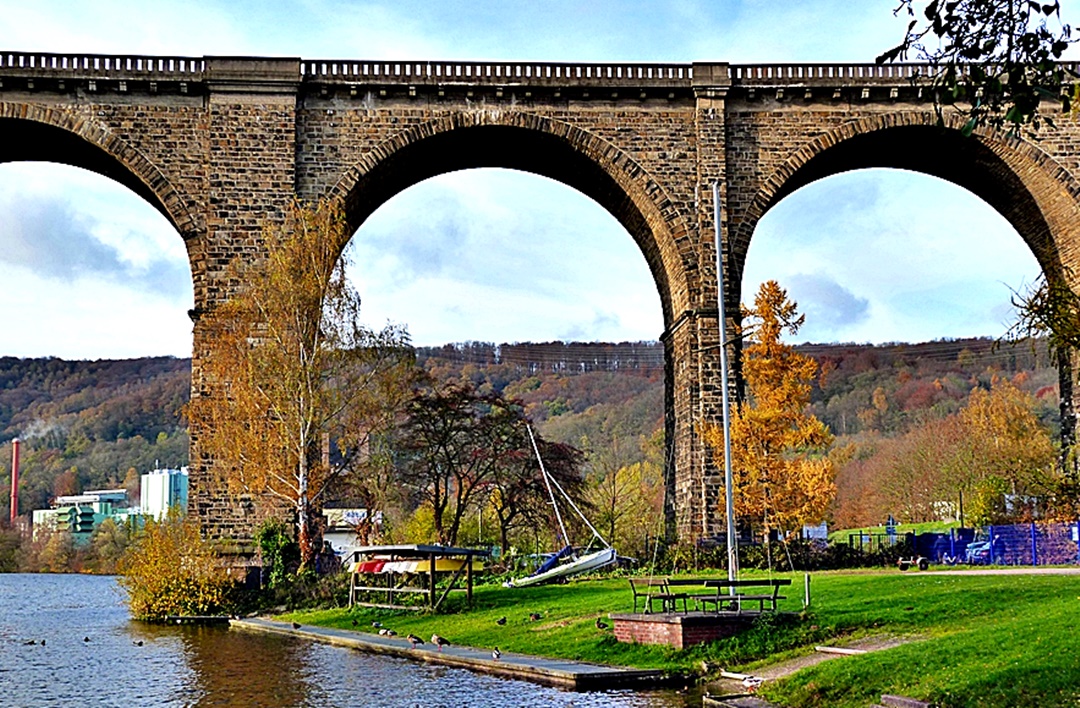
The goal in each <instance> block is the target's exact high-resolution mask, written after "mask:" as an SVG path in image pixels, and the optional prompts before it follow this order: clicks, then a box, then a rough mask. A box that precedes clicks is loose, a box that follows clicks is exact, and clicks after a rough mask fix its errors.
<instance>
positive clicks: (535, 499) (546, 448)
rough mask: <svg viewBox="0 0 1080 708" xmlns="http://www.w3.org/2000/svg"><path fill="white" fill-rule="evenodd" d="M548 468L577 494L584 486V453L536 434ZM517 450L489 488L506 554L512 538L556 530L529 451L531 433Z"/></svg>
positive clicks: (490, 506) (505, 458) (499, 467)
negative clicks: (524, 533)
mask: <svg viewBox="0 0 1080 708" xmlns="http://www.w3.org/2000/svg"><path fill="white" fill-rule="evenodd" d="M534 436H535V437H536V446H537V449H538V450H539V451H540V457H541V458H542V459H543V460H544V469H546V470H547V472H548V474H549V475H551V477H552V478H554V479H555V481H557V482H558V483H559V485H560V486H562V488H563V489H565V490H567V492H568V493H571V494H573V493H574V492H575V491H577V490H578V489H579V488H580V487H581V467H582V465H583V464H584V455H583V454H582V451H581V450H579V449H577V448H576V447H574V446H572V445H566V444H564V443H557V442H551V441H548V440H544V439H543V438H542V437H541V436H540V434H539V433H534ZM517 442H518V446H517V447H509V446H508V448H507V450H506V454H505V455H504V456H503V458H502V459H501V460H500V461H499V464H497V465H496V466H495V468H494V471H493V474H492V476H491V479H490V481H489V482H488V484H487V487H486V490H485V492H486V494H487V495H488V501H487V508H488V509H490V510H491V512H492V515H493V516H494V517H495V522H496V525H497V526H498V527H499V545H500V547H501V549H502V551H503V553H506V552H508V551H509V550H510V545H511V539H512V538H513V537H514V536H515V535H519V534H521V533H522V532H525V531H527V530H533V531H534V532H539V530H540V529H553V528H555V522H554V519H552V508H551V499H550V498H549V497H548V492H547V486H546V485H545V484H544V479H543V476H542V474H541V472H540V466H539V463H538V462H537V460H536V457H535V454H534V452H533V451H532V450H531V449H528V447H529V443H528V439H527V433H526V432H525V431H524V430H522V437H521V438H519V439H518V440H517Z"/></svg>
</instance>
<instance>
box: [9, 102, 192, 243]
mask: <svg viewBox="0 0 1080 708" xmlns="http://www.w3.org/2000/svg"><path fill="white" fill-rule="evenodd" d="M0 135H2V136H3V139H0V163H3V162H15V161H21V160H26V161H48V162H57V163H61V164H65V165H70V166H72V167H80V168H83V169H86V170H89V171H91V172H96V173H98V174H100V175H102V176H104V177H108V178H109V179H111V180H113V181H115V182H118V183H120V184H122V185H124V186H125V187H127V188H128V189H130V190H131V191H133V192H134V193H135V194H137V195H139V196H140V197H141V198H142V199H144V200H145V201H146V202H148V203H149V204H150V205H152V206H153V207H154V208H155V209H157V210H158V211H159V212H160V213H161V214H162V215H163V216H164V217H165V218H166V219H168V221H169V223H171V224H172V225H173V227H174V228H175V229H176V230H177V231H178V232H179V233H180V236H181V237H182V238H183V239H184V240H185V241H190V240H191V239H192V238H193V237H195V236H196V235H198V234H199V233H201V232H202V228H201V226H200V224H199V222H198V221H197V220H196V218H195V216H194V215H193V214H192V213H191V212H190V211H189V210H188V208H187V206H186V205H185V203H184V201H183V199H182V198H181V196H180V194H179V192H177V190H176V189H175V188H174V187H173V186H172V184H170V182H169V180H168V178H166V177H165V175H163V174H162V173H161V171H160V170H158V169H157V167H155V166H154V164H153V163H152V162H151V161H150V160H148V159H147V158H146V157H145V156H144V155H143V154H142V153H140V152H139V151H138V150H136V149H135V148H134V147H132V146H131V145H129V144H128V143H127V142H125V141H124V140H122V139H121V138H120V137H118V136H117V135H116V134H115V133H113V132H111V131H110V130H109V129H108V128H106V127H104V126H102V125H100V124H98V123H95V122H93V121H91V120H88V119H86V118H85V117H83V116H81V115H79V114H78V113H75V112H73V111H66V110H60V109H55V108H49V107H46V106H41V105H37V104H28V103H6V102H3V103H0Z"/></svg>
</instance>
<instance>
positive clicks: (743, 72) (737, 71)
mask: <svg viewBox="0 0 1080 708" xmlns="http://www.w3.org/2000/svg"><path fill="white" fill-rule="evenodd" d="M927 68H928V67H927V66H926V65H924V64H881V65H878V64H745V65H740V64H733V65H732V66H731V83H732V85H734V86H739V85H746V86H790V85H792V84H795V85H812V84H819V85H824V84H829V85H845V84H859V85H864V84H893V85H895V84H900V83H910V82H911V80H912V79H913V78H914V77H915V76H918V75H919V74H925V73H926V70H927Z"/></svg>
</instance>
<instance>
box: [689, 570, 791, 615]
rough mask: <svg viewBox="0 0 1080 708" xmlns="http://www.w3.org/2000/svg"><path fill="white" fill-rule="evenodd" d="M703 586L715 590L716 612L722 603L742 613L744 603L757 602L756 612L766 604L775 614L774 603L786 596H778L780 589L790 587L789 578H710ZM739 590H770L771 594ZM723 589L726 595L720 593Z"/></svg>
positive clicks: (763, 608)
mask: <svg viewBox="0 0 1080 708" xmlns="http://www.w3.org/2000/svg"><path fill="white" fill-rule="evenodd" d="M703 584H704V585H705V587H709V588H713V587H714V588H716V595H715V597H714V599H713V601H714V602H715V603H716V609H717V611H718V612H719V610H720V605H721V604H722V603H727V605H728V606H729V607H730V608H731V609H734V610H736V611H738V612H742V610H743V603H744V602H757V603H758V612H764V611H765V603H768V604H769V609H770V610H771V611H773V612H775V611H776V601H777V600H786V599H787V597H786V596H784V595H781V594H780V588H781V587H783V586H786V585H791V578H752V579H746V580H728V579H726V578H712V579H709V580H706V581H705V582H704V583H703ZM741 588H772V592H770V593H744V592H739V590H740V589H741ZM725 589H727V590H728V591H729V592H728V593H727V594H723V593H722V592H721V591H723V590H725Z"/></svg>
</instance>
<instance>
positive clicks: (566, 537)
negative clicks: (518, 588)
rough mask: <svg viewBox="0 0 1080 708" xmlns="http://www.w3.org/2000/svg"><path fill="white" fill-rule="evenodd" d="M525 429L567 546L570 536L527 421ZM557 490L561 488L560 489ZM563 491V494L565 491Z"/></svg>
mask: <svg viewBox="0 0 1080 708" xmlns="http://www.w3.org/2000/svg"><path fill="white" fill-rule="evenodd" d="M525 430H527V431H528V432H529V442H531V443H532V449H533V452H534V453H536V461H537V462H539V463H540V475H541V476H542V477H543V478H544V486H545V487H547V491H548V496H549V497H550V498H551V506H552V507H553V508H554V509H555V518H556V519H558V521H559V529H560V530H561V531H562V537H563V543H564V544H565V545H567V546H569V545H570V536H569V535H567V533H566V526H564V525H563V520H562V514H560V513H559V505H558V504H557V503H556V502H555V492H553V491H551V482H549V481H548V472H547V469H545V468H544V458H542V457H540V448H538V447H537V446H536V438H535V437H533V431H532V428H531V427H530V426H529V424H528V423H526V424H525ZM556 484H558V482H556ZM559 491H562V490H561V489H560V490H559ZM563 493H564V494H565V492H563ZM586 523H588V522H586Z"/></svg>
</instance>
